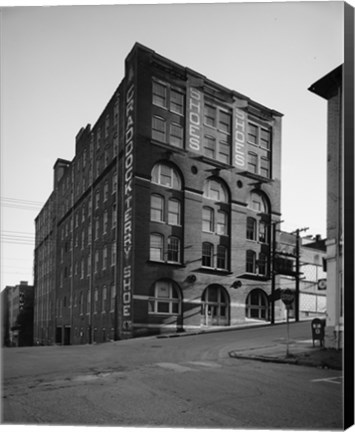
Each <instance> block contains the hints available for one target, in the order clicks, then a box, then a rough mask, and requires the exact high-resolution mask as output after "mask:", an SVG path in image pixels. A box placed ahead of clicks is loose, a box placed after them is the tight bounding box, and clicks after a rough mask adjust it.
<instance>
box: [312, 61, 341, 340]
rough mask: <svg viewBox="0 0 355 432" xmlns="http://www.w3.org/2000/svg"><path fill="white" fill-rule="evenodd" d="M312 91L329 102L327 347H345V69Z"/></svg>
mask: <svg viewBox="0 0 355 432" xmlns="http://www.w3.org/2000/svg"><path fill="white" fill-rule="evenodd" d="M309 90H310V91H311V92H313V93H315V94H317V95H318V96H321V97H322V98H324V99H326V100H327V104H328V115H327V126H328V133H327V154H328V159H327V319H326V329H325V345H326V346H327V347H333V348H340V347H342V344H343V332H344V317H343V293H344V284H343V280H344V276H343V220H344V212H343V208H344V202H343V187H344V185H343V175H344V171H343V166H344V159H343V155H344V140H343V66H339V67H337V68H336V69H334V70H333V71H332V72H330V73H329V74H327V75H326V76H324V77H323V78H321V79H320V80H319V81H317V82H316V83H314V84H313V85H312V86H311V87H310V88H309Z"/></svg>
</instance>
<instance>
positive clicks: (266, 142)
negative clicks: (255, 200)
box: [248, 122, 272, 178]
mask: <svg viewBox="0 0 355 432" xmlns="http://www.w3.org/2000/svg"><path fill="white" fill-rule="evenodd" d="M271 135H272V132H271V128H266V127H262V126H260V125H257V124H254V123H250V122H249V123H248V143H249V144H251V145H252V146H253V150H254V151H253V152H249V153H248V171H250V172H252V173H254V174H258V175H261V176H263V177H266V178H270V177H271Z"/></svg>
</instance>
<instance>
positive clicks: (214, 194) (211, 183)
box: [203, 180, 228, 202]
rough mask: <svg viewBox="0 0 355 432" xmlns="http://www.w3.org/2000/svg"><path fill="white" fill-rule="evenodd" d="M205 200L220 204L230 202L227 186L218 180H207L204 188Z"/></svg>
mask: <svg viewBox="0 0 355 432" xmlns="http://www.w3.org/2000/svg"><path fill="white" fill-rule="evenodd" d="M203 196H204V198H208V199H211V200H214V201H219V202H228V193H227V190H226V188H225V186H224V185H223V184H222V183H220V182H218V181H216V180H207V181H206V182H205V185H204V188H203Z"/></svg>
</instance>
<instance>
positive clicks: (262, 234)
mask: <svg viewBox="0 0 355 432" xmlns="http://www.w3.org/2000/svg"><path fill="white" fill-rule="evenodd" d="M259 242H261V243H268V242H269V236H268V230H267V224H266V223H265V222H262V221H260V222H259Z"/></svg>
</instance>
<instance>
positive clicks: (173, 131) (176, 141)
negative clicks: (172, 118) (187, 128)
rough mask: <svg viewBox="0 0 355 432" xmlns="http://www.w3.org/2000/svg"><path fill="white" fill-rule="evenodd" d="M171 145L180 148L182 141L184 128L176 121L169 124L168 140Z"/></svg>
mask: <svg viewBox="0 0 355 432" xmlns="http://www.w3.org/2000/svg"><path fill="white" fill-rule="evenodd" d="M169 143H170V144H171V145H172V146H174V147H178V148H182V147H183V143H184V129H183V127H182V126H180V125H179V124H177V123H171V125H170V142H169Z"/></svg>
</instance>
